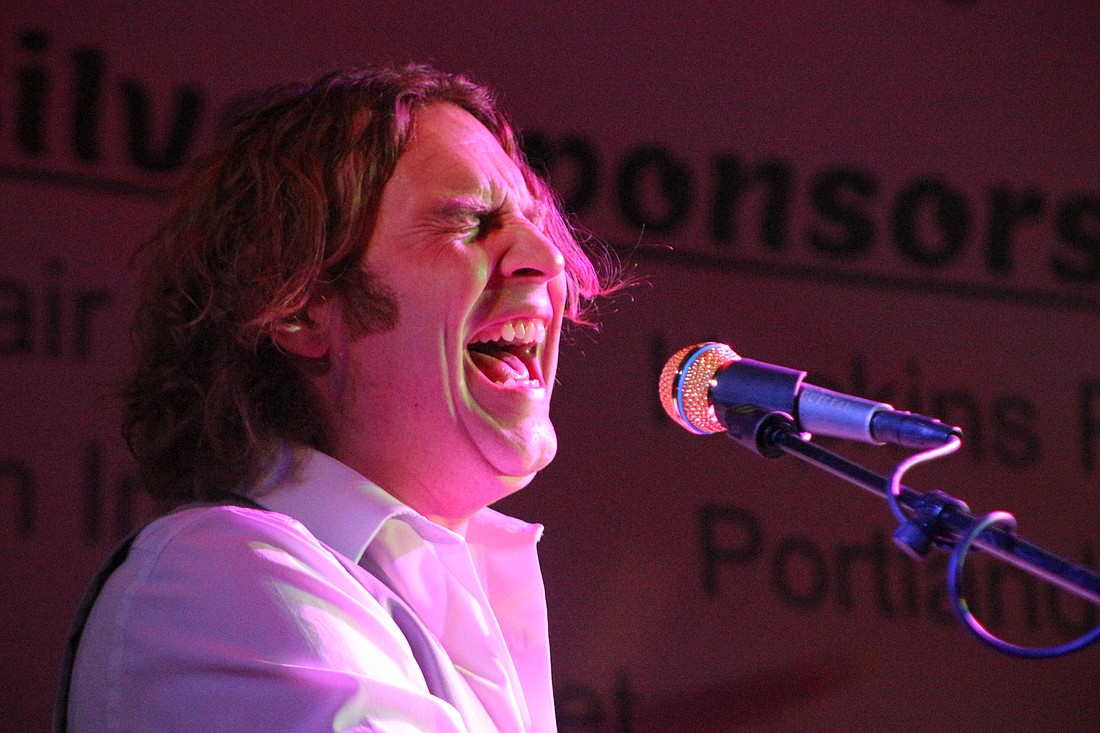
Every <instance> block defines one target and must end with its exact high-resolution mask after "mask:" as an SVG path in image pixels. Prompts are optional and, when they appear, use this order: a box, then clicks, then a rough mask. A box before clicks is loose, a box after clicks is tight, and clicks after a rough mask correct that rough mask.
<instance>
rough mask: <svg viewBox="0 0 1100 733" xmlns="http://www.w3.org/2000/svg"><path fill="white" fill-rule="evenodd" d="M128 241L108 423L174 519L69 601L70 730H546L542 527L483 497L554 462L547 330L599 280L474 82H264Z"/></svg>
mask: <svg viewBox="0 0 1100 733" xmlns="http://www.w3.org/2000/svg"><path fill="white" fill-rule="evenodd" d="M147 254H148V270H147V274H148V277H147V280H146V282H145V286H144V291H143V299H142V303H141V307H140V311H139V317H138V324H137V329H136V330H137V334H138V337H139V347H140V358H139V363H138V366H137V369H136V371H135V373H134V375H133V377H132V379H131V380H130V382H129V384H128V387H127V389H126V395H125V396H126V413H125V424H124V432H125V435H126V438H127V441H128V443H129V445H130V447H131V449H132V451H133V453H134V455H135V456H136V458H137V461H138V464H139V466H140V469H141V474H142V479H143V483H144V486H145V487H146V489H147V490H148V491H149V492H150V493H151V494H152V495H153V496H154V497H157V498H158V499H161V500H164V501H166V502H168V503H171V504H175V505H182V508H180V509H177V510H176V511H173V512H171V513H168V514H166V515H165V516H163V517H161V518H159V519H157V520H156V521H154V522H153V523H151V524H150V525H148V526H147V527H145V528H144V529H143V530H142V531H141V532H140V534H139V535H138V536H137V538H136V539H135V540H134V541H133V544H132V545H131V546H129V547H128V552H126V553H125V555H124V561H123V562H122V563H121V565H119V567H118V568H117V569H116V570H114V571H113V573H111V574H110V575H109V577H107V579H106V582H105V584H104V585H103V588H102V591H101V592H100V593H99V595H98V598H97V599H96V600H95V602H94V605H92V606H91V611H90V613H89V615H88V617H87V622H86V624H85V625H84V627H83V633H82V635H81V636H80V638H79V644H78V646H76V647H75V649H76V652H75V660H74V665H73V671H72V684H71V691H70V692H69V693H68V704H67V705H65V704H64V698H63V699H62V703H61V707H60V708H59V713H62V714H63V713H66V712H67V722H68V729H69V730H70V731H74V732H81V731H135V732H137V731H140V732H142V733H146V732H147V731H169V730H173V731H174V730H179V731H192V732H194V731H238V732H240V731H265V732H270V731H470V732H474V733H481V732H482V731H497V730H499V731H552V730H554V728H555V723H554V709H553V696H552V690H551V682H550V658H549V647H548V641H547V628H546V604H545V598H544V592H543V586H542V580H541V575H540V571H539V566H538V560H537V557H536V554H535V544H536V542H537V540H538V538H539V534H540V532H541V528H540V527H538V526H537V525H529V524H526V523H523V522H520V521H518V520H516V519H512V518H509V517H505V516H503V515H501V514H499V513H497V512H495V511H494V510H492V509H488V508H487V506H488V505H489V504H491V503H493V502H495V501H497V500H498V499H500V498H502V497H504V496H507V495H508V494H510V493H512V492H514V491H516V490H517V489H520V488H522V487H524V486H525V485H526V484H527V483H528V482H530V481H531V479H532V478H533V477H534V475H535V473H536V472H537V471H539V470H540V469H542V468H543V467H545V466H546V465H547V464H548V463H549V462H550V461H551V460H552V458H553V457H554V453H555V450H556V447H557V441H556V437H555V433H554V428H553V426H552V425H551V422H550V417H549V408H550V397H551V393H552V391H553V386H554V374H555V370H556V367H557V361H558V342H559V337H560V335H561V329H562V323H563V320H572V321H580V322H584V321H585V320H586V306H588V305H589V304H590V303H591V300H592V299H593V298H594V297H596V296H599V295H601V294H604V293H606V292H607V291H608V290H609V289H610V288H611V287H613V286H612V285H610V284H609V283H608V282H606V281H603V280H601V277H600V275H599V274H598V272H597V268H596V267H594V265H593V264H592V262H591V261H590V260H589V259H588V257H587V256H586V255H585V254H584V252H583V251H582V249H581V248H580V246H579V245H578V244H577V242H576V240H575V239H574V238H573V236H572V234H571V231H570V229H569V227H568V226H567V225H566V223H565V221H564V219H563V216H562V213H561V211H560V209H559V207H558V205H557V204H556V202H555V200H554V198H553V197H552V196H551V195H550V193H549V191H548V189H547V187H546V186H545V184H544V183H543V182H542V181H540V180H539V179H538V178H537V177H536V176H535V175H534V174H533V172H532V171H531V169H530V168H529V167H528V165H527V164H526V163H525V162H524V159H523V157H522V155H521V154H520V152H519V150H518V147H517V144H516V140H515V137H514V135H513V133H512V130H511V128H510V127H509V125H508V123H507V122H506V120H505V118H504V117H503V116H502V114H501V113H500V111H498V109H497V108H496V106H495V104H494V102H493V100H492V98H491V96H490V94H489V92H488V91H487V90H486V89H485V88H483V87H481V86H478V85H476V84H474V83H472V82H471V81H469V80H468V79H467V78H465V77H462V76H457V75H450V74H444V73H440V72H438V71H435V70H433V69H430V68H426V67H421V66H410V67H403V68H392V69H367V70H356V71H350V72H342V73H336V74H331V75H329V76H326V77H324V78H322V79H320V80H319V81H317V82H316V83H314V84H312V85H309V86H293V87H280V88H277V89H274V90H272V91H269V92H267V93H266V94H264V95H262V96H261V97H259V98H258V99H256V100H255V101H254V102H252V103H251V104H250V105H249V106H248V107H247V108H245V109H244V110H243V111H242V112H241V113H240V114H239V115H238V116H237V118H236V119H235V120H234V122H233V123H232V125H231V126H230V127H229V129H228V130H227V132H226V134H225V135H224V136H223V139H222V140H221V142H220V143H219V144H218V145H217V146H216V147H215V149H214V150H213V151H212V152H211V153H210V154H208V155H206V156H205V157H203V158H202V159H200V160H199V161H197V163H196V164H195V165H194V166H193V167H192V169H191V170H190V172H189V173H188V175H187V176H186V177H185V179H184V181H183V183H182V185H181V189H180V192H179V195H178V198H177V200H176V202H175V204H174V206H173V207H172V209H171V211H170V212H169V215H168V217H167V218H166V221H165V223H164V224H163V225H162V227H161V228H160V230H159V232H158V233H157V235H156V236H155V237H154V239H153V240H152V242H151V243H150V245H149V246H148V248H147ZM120 557H121V556H120Z"/></svg>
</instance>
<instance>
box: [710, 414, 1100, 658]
mask: <svg viewBox="0 0 1100 733" xmlns="http://www.w3.org/2000/svg"><path fill="white" fill-rule="evenodd" d="M715 412H716V416H717V417H718V420H719V422H721V423H722V425H723V426H725V428H726V432H727V434H728V435H729V436H730V437H731V438H733V439H734V440H736V441H737V442H739V443H741V444H742V445H744V446H745V447H747V448H748V449H749V450H751V451H752V452H754V453H756V454H757V455H760V456H763V457H765V458H778V457H780V456H782V455H793V456H795V457H796V458H798V459H800V460H802V461H805V462H806V463H809V464H810V465H813V466H816V467H818V468H821V469H823V470H825V471H827V472H829V473H831V474H833V475H834V476H837V477H839V478H842V479H844V480H846V481H848V482H850V483H852V484H855V485H856V486H859V487H861V488H863V489H866V490H868V491H870V492H871V493H873V494H876V495H878V496H879V497H881V498H884V499H887V500H889V501H891V503H894V499H895V497H894V496H892V491H891V481H890V480H889V479H888V478H886V477H884V476H880V475H879V474H876V473H874V472H873V471H871V470H869V469H867V468H865V467H863V466H861V465H859V464H857V463H854V462H852V461H849V460H848V459H846V458H844V457H843V456H840V455H838V454H836V453H833V452H832V451H829V450H827V449H825V448H822V447H821V446H819V445H816V444H814V443H812V442H810V441H809V440H808V439H807V438H805V437H803V436H802V435H801V434H799V432H798V430H797V429H796V428H795V423H794V419H793V418H792V417H791V416H790V415H788V414H786V413H784V412H779V411H774V410H763V409H761V408H757V407H751V406H731V407H726V408H724V409H722V408H719V409H717V410H715ZM896 503H897V504H898V505H900V506H901V507H904V514H905V515H906V516H904V517H902V523H901V525H900V526H899V527H898V530H897V532H895V533H894V540H895V542H896V543H897V544H898V546H899V547H900V548H901V549H902V550H904V551H905V552H906V553H907V554H909V555H910V556H911V557H913V558H914V559H921V558H923V557H924V556H926V555H927V554H928V553H929V551H930V550H931V549H932V548H933V547H939V548H954V550H953V552H952V563H951V564H950V565H949V569H948V573H949V575H948V584H949V589H950V590H951V593H952V599H953V601H954V602H955V606H956V612H957V613H959V615H960V618H961V619H962V620H963V622H964V623H966V624H967V626H968V627H969V628H970V630H971V631H972V632H974V633H975V634H976V635H977V636H978V637H979V638H980V639H981V640H982V641H984V642H986V643H988V644H990V645H992V646H994V647H995V648H998V649H999V650H1000V651H1004V652H1006V653H1010V654H1017V655H1019V656H1027V657H1048V656H1056V655H1058V654H1064V653H1067V652H1070V651H1075V650H1076V649H1079V648H1081V647H1083V646H1085V645H1087V644H1089V643H1091V642H1093V641H1095V640H1096V639H1097V638H1098V637H1100V627H1097V628H1096V629H1094V630H1093V631H1091V632H1089V633H1088V634H1086V635H1085V636H1083V637H1081V638H1080V639H1078V640H1076V641H1074V642H1070V643H1068V644H1064V645H1061V646H1057V647H1049V648H1034V647H1018V646H1015V645H1013V644H1009V643H1008V642H1004V641H1002V640H1000V639H997V638H996V637H993V636H992V635H991V634H989V632H987V631H986V630H985V629H984V627H982V626H981V624H980V623H978V621H977V620H976V619H974V617H973V616H972V615H970V613H969V611H968V610H967V609H966V603H965V600H963V599H962V598H961V595H960V594H959V593H958V591H957V585H958V578H959V577H960V576H961V574H962V573H961V571H962V562H963V559H964V557H965V555H966V554H967V552H969V550H970V549H971V546H973V547H978V548H980V549H982V550H984V551H985V552H987V553H989V554H991V555H993V556H995V557H997V558H999V559H1000V560H1003V561H1004V562H1006V563H1009V564H1011V565H1014V566H1016V567H1018V568H1020V569H1022V570H1024V571H1026V572H1028V573H1031V574H1032V575H1035V576H1037V577H1039V578H1042V579H1043V580H1046V581H1047V582H1049V583H1052V584H1054V585H1056V586H1058V587H1059V588H1062V589H1064V590H1066V591H1069V592H1070V593H1073V594H1075V595H1077V596H1079V597H1081V598H1083V599H1085V600H1087V601H1090V602H1092V603H1093V604H1096V605H1098V606H1100V575H1098V574H1097V573H1096V572H1094V571H1092V570H1091V569H1089V568H1086V567H1083V566H1081V565H1078V564H1076V563H1073V562H1070V561H1069V560H1066V559H1064V558H1062V557H1059V556H1057V555H1055V554H1053V553H1051V552H1048V551H1047V550H1044V549H1043V548H1041V547H1039V546H1037V545H1034V544H1032V543H1030V542H1027V541H1025V540H1023V539H1021V538H1020V537H1019V536H1017V535H1016V534H1015V532H1014V531H1013V530H1014V529H1015V519H1014V518H1013V517H1012V515H1010V514H1007V513H1004V512H993V513H991V514H989V515H986V516H985V517H975V516H974V515H973V514H971V513H970V509H969V507H967V505H966V504H965V503H963V502H962V501H959V500H958V499H955V498H953V497H951V496H948V495H947V494H945V493H943V492H940V491H932V492H928V493H921V492H918V491H914V490H912V489H910V488H908V487H906V486H902V487H901V488H900V492H899V493H898V494H897V495H896ZM998 524H1000V525H1008V529H1005V528H1002V527H998V526H997V525H998Z"/></svg>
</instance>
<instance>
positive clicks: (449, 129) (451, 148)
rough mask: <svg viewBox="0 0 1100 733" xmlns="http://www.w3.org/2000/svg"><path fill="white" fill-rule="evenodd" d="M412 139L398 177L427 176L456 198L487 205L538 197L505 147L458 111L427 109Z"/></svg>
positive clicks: (435, 106) (442, 106)
mask: <svg viewBox="0 0 1100 733" xmlns="http://www.w3.org/2000/svg"><path fill="white" fill-rule="evenodd" d="M413 134H414V137H413V139H412V141H411V142H410V143H409V146H408V148H406V150H405V153H404V154H403V155H402V160H399V161H398V170H396V171H395V173H404V174H405V175H417V174H422V175H424V176H425V177H427V178H430V179H431V180H432V182H433V183H435V184H436V185H437V186H439V187H441V188H452V189H453V192H454V194H455V195H459V194H468V195H478V196H479V197H482V198H484V199H485V200H487V201H488V200H495V199H499V198H500V197H501V196H502V195H504V194H508V193H511V194H512V195H515V194H526V195H530V194H532V193H533V192H532V191H529V188H528V185H527V181H526V179H525V177H524V175H523V172H522V171H521V170H520V168H519V166H518V165H517V164H516V161H514V160H513V159H512V158H511V156H509V155H508V154H507V153H506V152H505V151H504V148H503V147H502V146H501V144H500V141H498V140H497V138H496V137H495V136H494V135H493V133H492V132H490V131H489V129H488V128H487V127H485V125H483V124H482V123H481V122H480V121H479V120H478V119H477V118H476V117H474V116H473V115H471V114H470V113H469V112H467V111H466V110H464V109H462V108H461V107H458V106H457V105H454V104H451V103H446V102H444V103H434V104H430V105H428V106H426V107H425V108H423V109H422V110H420V111H419V112H418V113H417V116H416V120H415V123H414V128H413ZM402 162H404V163H406V165H405V166H402V165H401V164H402ZM402 168H404V170H401V169H402ZM425 182H427V181H425ZM505 189H512V190H511V191H508V190H505Z"/></svg>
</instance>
